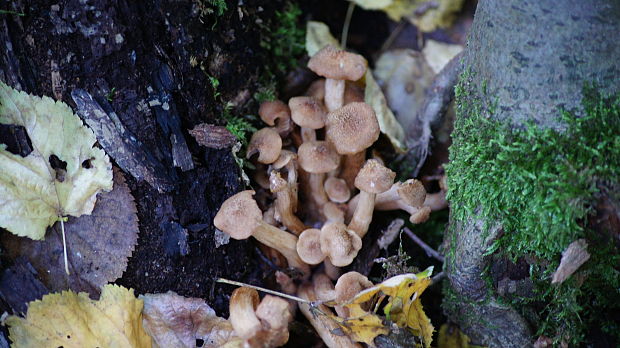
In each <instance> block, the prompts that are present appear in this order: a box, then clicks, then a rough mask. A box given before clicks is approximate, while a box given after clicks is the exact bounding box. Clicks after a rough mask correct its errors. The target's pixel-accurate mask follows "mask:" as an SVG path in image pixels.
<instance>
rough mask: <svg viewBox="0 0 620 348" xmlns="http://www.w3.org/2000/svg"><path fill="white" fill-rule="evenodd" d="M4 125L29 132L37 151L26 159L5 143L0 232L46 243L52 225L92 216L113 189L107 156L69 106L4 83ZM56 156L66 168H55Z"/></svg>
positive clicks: (0, 111) (0, 115)
mask: <svg viewBox="0 0 620 348" xmlns="http://www.w3.org/2000/svg"><path fill="white" fill-rule="evenodd" d="M0 123H2V124H10V125H19V126H23V127H25V129H26V132H27V133H28V136H29V137H30V141H31V143H32V147H33V149H34V150H33V151H32V152H31V153H30V154H29V155H28V156H26V157H21V156H19V155H15V154H12V153H11V152H9V151H7V150H6V145H2V144H0V227H4V228H6V229H7V230H9V231H10V232H12V233H14V234H16V235H18V236H26V237H30V238H32V239H43V237H44V236H45V229H46V228H47V227H48V226H51V225H52V224H54V222H56V221H58V220H59V219H60V218H62V217H63V216H66V215H72V216H80V215H82V214H90V213H91V211H92V210H93V207H94V205H95V201H96V195H97V193H98V192H100V191H102V190H104V191H109V190H111V189H112V165H111V164H110V160H109V158H108V156H107V155H106V154H105V153H104V152H103V151H102V150H100V149H98V148H95V147H93V145H94V144H95V141H96V138H95V136H94V134H93V132H92V131H91V130H90V129H88V128H86V127H85V126H84V125H83V124H82V121H81V120H80V119H79V117H77V116H76V115H75V114H74V113H73V112H72V111H71V108H69V106H67V105H66V104H64V103H62V102H56V101H54V100H52V99H51V98H49V97H45V96H44V97H37V96H33V95H29V94H27V93H24V92H20V91H17V90H15V89H13V88H11V87H9V86H7V85H6V84H4V83H1V82H0ZM52 155H54V156H56V157H57V158H58V159H59V160H60V161H62V162H63V163H65V164H66V168H64V169H58V168H57V169H54V168H53V167H52V164H51V161H50V159H51V158H52Z"/></svg>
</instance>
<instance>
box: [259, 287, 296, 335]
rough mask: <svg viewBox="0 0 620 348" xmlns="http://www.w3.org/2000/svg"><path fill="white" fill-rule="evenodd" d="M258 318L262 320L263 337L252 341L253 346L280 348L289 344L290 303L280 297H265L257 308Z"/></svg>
mask: <svg viewBox="0 0 620 348" xmlns="http://www.w3.org/2000/svg"><path fill="white" fill-rule="evenodd" d="M255 313H256V317H257V318H258V319H260V321H261V326H262V331H263V332H262V335H259V336H256V337H254V339H253V340H250V345H251V346H256V347H279V346H282V345H284V344H286V342H288V338H289V331H288V324H289V323H290V322H291V320H292V316H291V313H290V311H289V303H288V302H287V301H285V300H283V299H281V298H279V297H275V296H271V295H265V297H264V298H263V300H262V301H261V302H260V304H259V305H258V307H256V312H255Z"/></svg>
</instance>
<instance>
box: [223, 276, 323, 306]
mask: <svg viewBox="0 0 620 348" xmlns="http://www.w3.org/2000/svg"><path fill="white" fill-rule="evenodd" d="M216 282H218V283H224V284H230V285H236V286H245V287H246V288H250V289H254V290H258V291H262V292H266V293H268V294H272V295H275V296H280V297H284V298H287V299H289V300H293V301H297V302H301V303H306V304H308V305H311V306H315V305H316V302H313V301H308V300H304V299H303V298H301V297H297V296H293V295H289V294H284V293H281V292H277V291H273V290H269V289H265V288H261V287H260V286H256V285H251V284H246V283H241V282H237V281H234V280H228V279H224V278H218V279H217V280H216Z"/></svg>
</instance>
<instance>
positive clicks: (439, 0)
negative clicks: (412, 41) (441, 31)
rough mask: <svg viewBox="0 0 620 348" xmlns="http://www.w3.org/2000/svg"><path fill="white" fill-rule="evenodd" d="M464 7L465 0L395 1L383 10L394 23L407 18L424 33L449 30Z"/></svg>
mask: <svg viewBox="0 0 620 348" xmlns="http://www.w3.org/2000/svg"><path fill="white" fill-rule="evenodd" d="M461 7H463V0H435V1H428V0H394V1H393V2H392V3H391V4H390V5H388V6H386V7H384V8H383V9H382V10H383V11H384V12H385V13H386V14H387V15H388V17H390V18H391V19H392V20H394V21H400V20H401V19H402V18H403V17H404V18H407V19H408V20H409V21H410V22H411V23H412V24H413V25H415V26H417V27H418V29H420V30H421V31H424V32H431V31H433V30H435V29H437V28H447V27H449V26H450V25H451V24H452V22H453V21H454V18H455V15H456V13H457V12H458V11H459V10H460V9H461Z"/></svg>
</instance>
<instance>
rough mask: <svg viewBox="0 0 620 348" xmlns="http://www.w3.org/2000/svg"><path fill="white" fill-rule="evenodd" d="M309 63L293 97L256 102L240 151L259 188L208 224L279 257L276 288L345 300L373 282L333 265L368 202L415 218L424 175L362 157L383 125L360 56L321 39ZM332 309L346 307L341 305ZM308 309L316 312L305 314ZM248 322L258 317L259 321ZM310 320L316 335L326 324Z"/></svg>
mask: <svg viewBox="0 0 620 348" xmlns="http://www.w3.org/2000/svg"><path fill="white" fill-rule="evenodd" d="M308 67H309V68H310V70H312V71H313V72H315V73H316V74H317V75H319V76H321V77H322V78H320V79H318V80H316V81H315V82H313V83H312V84H311V85H310V87H309V88H308V90H307V91H306V93H305V95H304V96H298V97H293V98H290V100H289V101H288V104H286V103H284V102H282V101H278V100H276V101H268V102H264V103H263V104H262V105H261V106H260V109H259V115H260V118H261V119H262V120H263V122H265V124H266V125H267V127H265V128H262V129H260V130H258V131H257V132H256V133H254V134H253V135H252V137H251V140H250V143H249V145H248V151H247V158H248V159H250V160H252V161H253V162H254V163H255V165H256V172H255V173H254V180H255V182H256V183H257V185H256V187H255V188H256V191H252V190H247V191H243V192H239V193H237V194H236V195H234V196H232V197H230V198H229V199H228V200H226V201H225V202H224V203H223V204H222V207H221V208H220V210H219V212H218V213H217V215H216V217H215V219H214V224H215V226H216V227H217V228H218V229H220V230H221V231H223V232H225V233H227V234H229V235H230V237H232V238H233V239H246V238H249V237H250V236H253V237H254V238H255V239H257V240H258V241H259V242H260V243H261V244H262V248H263V251H264V252H265V254H266V255H268V256H270V257H272V258H274V259H275V260H276V262H275V263H276V264H278V260H279V261H280V262H281V263H280V264H278V265H279V266H282V269H286V270H287V271H283V272H276V273H277V274H276V281H277V282H278V284H279V285H280V287H281V290H282V291H284V292H288V293H296V294H297V295H298V296H300V297H302V298H316V299H321V300H337V301H342V300H343V299H346V298H347V297H348V298H351V297H352V296H354V294H355V293H356V292H352V291H354V290H355V289H357V290H355V291H358V290H362V289H363V288H366V287H368V286H371V285H372V284H371V283H370V282H369V281H368V279H366V278H365V277H364V276H363V275H361V274H356V275H352V274H351V273H347V274H345V275H342V276H340V273H341V272H340V270H339V267H344V266H348V265H349V264H351V263H352V262H353V260H354V258H355V257H356V256H357V254H358V252H359V250H360V249H361V247H362V238H363V237H364V235H366V233H367V232H368V227H369V225H370V222H371V220H372V215H373V212H374V210H397V209H402V210H404V211H406V212H408V213H409V214H410V215H411V218H410V221H411V222H412V223H421V222H423V221H425V220H426V219H427V218H428V216H429V214H430V211H431V208H430V207H429V206H428V205H425V203H426V202H425V201H426V199H427V195H426V191H425V189H424V186H423V185H422V183H421V182H419V181H417V180H414V179H410V180H407V181H405V182H396V183H395V182H394V180H395V176H396V174H395V173H394V172H393V171H391V170H390V169H388V168H387V167H386V166H384V164H383V162H382V161H381V159H379V158H370V159H367V156H368V151H367V149H368V148H369V147H370V146H371V145H372V144H373V143H374V142H375V141H376V140H377V139H378V138H379V133H380V130H379V124H378V121H377V117H376V115H375V112H374V110H373V108H372V107H371V106H370V105H368V104H366V103H365V102H364V89H363V88H362V87H360V80H361V79H362V77H363V76H364V74H365V72H366V70H367V63H366V60H365V59H364V58H363V57H362V56H360V55H357V54H354V53H350V52H346V51H343V50H340V49H338V48H336V47H333V46H326V47H324V48H323V49H322V50H320V51H319V52H317V53H316V54H315V55H314V56H313V57H312V58H311V59H310V61H309V62H308ZM356 81H357V82H356ZM283 262H286V265H284V264H283ZM286 266H288V268H287V267H286ZM360 277H362V278H360ZM343 278H344V280H343ZM348 278H351V279H353V280H355V281H357V283H355V282H354V283H355V284H357V285H346V289H342V290H341V291H340V292H339V290H338V289H339V286H338V284H340V283H341V282H343V283H344V282H345V281H347V280H346V279H348ZM335 280H338V282H337V283H336V285H335V287H334V285H333V284H332V281H335ZM347 284H348V283H347ZM341 288H342V286H341ZM345 290H346V291H348V292H347V294H346V295H344V294H343V292H342V291H345ZM351 293H352V294H351ZM248 301H249V300H248ZM252 301H254V302H255V301H256V300H252ZM254 302H252V303H254ZM231 306H232V300H231ZM248 308H249V307H248ZM301 309H302V312H304V313H306V311H304V309H303V306H302V308H301ZM336 312H337V313H338V314H339V315H341V316H346V312H345V311H344V310H343V309H342V308H340V309H339V308H336ZM308 313H309V312H308ZM231 315H232V310H231ZM306 317H308V319H309V320H310V321H311V322H313V320H316V318H314V319H312V318H311V317H312V315H311V314H306ZM252 325H254V326H256V327H259V323H258V321H256V322H255V323H253V324H252ZM313 325H314V326H315V327H316V328H317V330H319V333H320V334H321V336H322V337H323V335H324V333H321V330H323V331H325V325H323V324H320V323H319V324H316V325H315V323H314V322H313ZM319 327H322V329H319ZM325 335H327V333H325ZM240 336H241V334H240ZM323 339H324V340H326V342H327V340H328V339H329V340H331V339H333V340H336V341H337V342H340V341H342V340H341V339H338V338H337V337H332V338H326V337H323ZM328 345H330V344H328ZM336 346H344V345H342V342H340V343H338V344H336Z"/></svg>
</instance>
